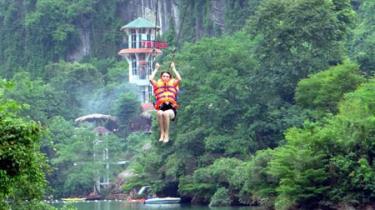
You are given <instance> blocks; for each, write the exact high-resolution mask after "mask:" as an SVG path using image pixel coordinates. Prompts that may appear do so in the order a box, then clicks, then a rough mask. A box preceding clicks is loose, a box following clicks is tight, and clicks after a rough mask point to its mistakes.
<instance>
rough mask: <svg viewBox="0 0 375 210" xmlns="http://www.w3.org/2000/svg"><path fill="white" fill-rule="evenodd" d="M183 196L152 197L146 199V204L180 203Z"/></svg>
mask: <svg viewBox="0 0 375 210" xmlns="http://www.w3.org/2000/svg"><path fill="white" fill-rule="evenodd" d="M180 201H181V198H176V197H165V198H150V199H147V200H145V204H175V203H180Z"/></svg>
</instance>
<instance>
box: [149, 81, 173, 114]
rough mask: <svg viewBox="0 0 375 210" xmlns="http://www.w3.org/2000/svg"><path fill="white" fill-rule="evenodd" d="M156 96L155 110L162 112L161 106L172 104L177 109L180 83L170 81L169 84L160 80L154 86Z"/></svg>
mask: <svg viewBox="0 0 375 210" xmlns="http://www.w3.org/2000/svg"><path fill="white" fill-rule="evenodd" d="M153 88H154V95H155V98H156V103H155V109H156V110H160V105H162V104H163V103H166V104H171V105H172V107H173V108H175V109H177V108H178V104H177V99H176V97H177V93H178V90H179V87H178V81H177V80H175V79H170V80H169V81H168V82H164V81H163V80H161V79H159V80H158V81H157V82H156V83H155V84H153Z"/></svg>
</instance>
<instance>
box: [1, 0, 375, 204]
mask: <svg viewBox="0 0 375 210" xmlns="http://www.w3.org/2000/svg"><path fill="white" fill-rule="evenodd" d="M222 3H223V4H222V5H220V4H219V3H218V1H190V0H189V1H187V0H179V1H176V5H177V7H178V9H179V10H180V13H179V18H180V20H181V21H182V20H183V21H184V22H183V23H184V24H183V25H182V26H178V25H173V24H172V25H171V26H170V27H169V28H170V30H169V31H167V32H166V33H164V37H163V38H165V39H166V40H167V41H168V42H169V44H170V45H171V46H176V45H180V48H179V51H178V52H177V55H176V57H175V61H176V64H177V68H178V70H179V71H180V72H181V74H182V77H183V81H182V87H181V91H180V95H179V102H180V103H181V109H179V110H178V115H177V120H176V122H174V123H173V124H172V128H171V129H172V131H171V133H172V136H171V141H170V142H169V143H167V144H161V143H159V142H157V141H156V139H158V138H157V137H158V127H157V122H156V120H155V116H153V119H154V120H153V122H152V126H153V127H152V133H151V134H149V133H143V132H134V131H136V130H137V126H138V125H137V123H139V122H142V118H140V117H139V116H140V109H139V105H140V104H139V101H138V99H137V96H136V95H135V91H134V90H136V87H135V86H133V85H131V84H128V83H127V80H128V78H127V75H128V72H127V65H128V64H127V62H126V61H121V60H120V59H118V57H115V54H116V52H117V51H118V49H119V48H121V40H122V34H121V32H120V31H119V28H120V27H121V25H123V24H125V23H124V22H122V20H121V15H123V14H120V13H121V9H119V8H120V7H126V6H129V5H131V2H130V1H124V0H110V1H97V0H78V1H70V0H69V1H68V0H36V1H25V0H21V1H8V0H0V37H1V39H0V46H1V48H2V50H1V51H0V75H1V77H2V78H8V79H11V80H12V81H13V82H12V83H8V82H6V81H2V82H1V83H0V130H1V137H0V163H1V164H0V185H1V187H0V188H1V189H0V205H1V207H3V206H4V208H14V209H21V208H25V209H27V208H29V209H31V208H41V209H43V208H50V207H48V206H45V205H44V204H42V203H40V202H39V200H40V199H41V198H42V197H43V196H44V197H49V198H50V197H57V198H60V197H68V196H86V195H88V194H90V193H92V192H93V191H97V190H98V189H97V188H95V187H94V186H97V183H98V180H99V179H100V176H102V175H103V174H107V175H108V176H109V177H110V181H111V182H112V183H116V181H118V180H116V179H117V178H116V177H117V176H118V174H119V173H120V172H126V173H123V174H127V177H125V178H126V180H125V184H124V185H123V186H122V189H116V191H117V192H118V190H122V191H123V192H130V191H133V190H134V189H139V188H140V187H142V186H145V185H149V186H151V188H152V190H153V192H155V193H156V194H157V195H159V196H182V197H183V198H184V200H190V201H192V202H195V203H205V204H209V205H210V206H226V205H233V204H246V205H263V206H266V207H268V208H275V209H296V208H298V209H335V208H338V206H348V205H350V206H353V207H355V208H357V209H360V208H362V207H363V208H365V207H366V205H371V204H373V203H374V202H375V184H374V183H375V179H374V177H375V167H374V162H373V161H374V158H375V153H374V151H375V148H374V146H375V144H374V143H373V142H374V139H373V138H374V130H373V129H374V113H375V110H374V105H373V104H374V103H375V101H374V100H375V95H374V93H375V92H374V88H375V80H374V78H373V73H374V71H375V60H374V56H373V51H372V48H373V45H374V44H375V41H374V40H375V38H374V37H375V36H374V34H375V32H374V31H375V30H374V18H373V15H372V14H373V13H374V12H375V3H373V1H358V0H352V1H350V0H331V1H326V0H313V1H312V0H235V1H229V0H228V1H222ZM218 5H219V6H221V7H222V8H220V9H223V10H224V11H225V12H224V13H223V14H224V15H223V16H222V17H220V18H222V19H220V20H215V19H213V18H212V17H217V11H216V10H215V8H216V9H217V7H215V6H218ZM170 22H171V23H174V21H173V20H171V21H170ZM218 22H223V23H224V24H223V25H218ZM180 23H181V22H180ZM178 30H181V31H178ZM88 37H89V39H90V40H91V42H90V45H89V46H86V45H85V44H87V43H86V42H85V39H88ZM178 39H179V40H178ZM177 41H179V43H177ZM83 45H85V46H83ZM87 47H89V48H90V50H89V52H90V53H87V52H88V51H85V50H87ZM171 51H172V49H166V50H165V51H164V53H165V54H164V55H163V56H162V57H161V58H160V60H159V61H162V62H163V63H164V64H163V66H162V69H167V68H168V65H169V63H170V62H171V61H172V58H173V56H171ZM78 58H79V59H78ZM11 84H12V85H11ZM10 86H12V88H11V89H9V88H10ZM92 113H103V114H108V115H112V116H113V117H115V119H116V122H112V121H108V120H107V121H106V120H96V121H95V120H86V121H84V122H83V121H77V120H76V119H77V118H78V117H81V116H85V115H88V114H92ZM75 120H76V121H75ZM33 121H37V122H38V123H35V122H33ZM42 133H43V134H44V135H41V134H42ZM40 151H41V152H43V153H44V154H45V156H46V157H45V156H44V155H42V154H43V153H41V152H40ZM106 155H108V158H107V159H106V158H103V157H105V156H106ZM46 163H48V164H49V165H50V167H49V169H50V170H48V173H46V172H47V170H46V169H47V168H48V167H47V165H46ZM108 168H109V169H108ZM47 181H48V187H46V186H47ZM99 181H100V180H99ZM117 187H118V186H117ZM101 193H102V194H106V193H110V192H109V191H102V192H101ZM25 200H28V201H30V202H28V203H26V202H25Z"/></svg>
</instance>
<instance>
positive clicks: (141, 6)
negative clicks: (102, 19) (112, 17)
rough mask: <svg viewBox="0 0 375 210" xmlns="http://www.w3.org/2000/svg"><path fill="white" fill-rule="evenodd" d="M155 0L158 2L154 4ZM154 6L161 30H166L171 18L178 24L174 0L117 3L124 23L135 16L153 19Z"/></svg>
mask: <svg viewBox="0 0 375 210" xmlns="http://www.w3.org/2000/svg"><path fill="white" fill-rule="evenodd" d="M156 2H158V5H156ZM156 7H157V8H158V14H157V15H158V17H157V19H158V24H159V26H160V27H161V31H162V32H164V31H166V30H168V27H169V25H170V23H169V22H170V21H171V20H173V21H174V24H175V25H178V24H179V8H178V6H177V4H176V2H175V1H174V0H159V1H155V0H128V1H124V2H122V3H120V4H119V5H118V9H119V11H120V16H121V19H122V20H123V21H124V24H126V23H128V22H130V21H132V20H134V19H136V18H137V17H144V18H147V19H149V20H152V21H155V15H156V13H155V10H156Z"/></svg>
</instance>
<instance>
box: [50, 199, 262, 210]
mask: <svg viewBox="0 0 375 210" xmlns="http://www.w3.org/2000/svg"><path fill="white" fill-rule="evenodd" d="M52 205H53V206H55V207H57V208H61V207H63V206H64V205H70V206H74V207H76V208H77V209H78V210H124V209H129V210H131V209H139V210H156V209H168V210H256V209H257V208H251V207H217V208H209V207H207V206H192V205H180V204H143V203H129V202H126V201H84V202H74V203H67V202H57V203H53V204H52Z"/></svg>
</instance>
